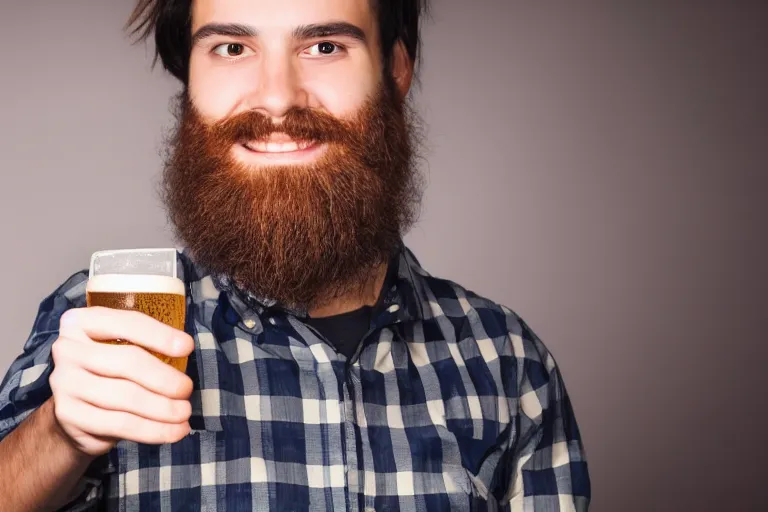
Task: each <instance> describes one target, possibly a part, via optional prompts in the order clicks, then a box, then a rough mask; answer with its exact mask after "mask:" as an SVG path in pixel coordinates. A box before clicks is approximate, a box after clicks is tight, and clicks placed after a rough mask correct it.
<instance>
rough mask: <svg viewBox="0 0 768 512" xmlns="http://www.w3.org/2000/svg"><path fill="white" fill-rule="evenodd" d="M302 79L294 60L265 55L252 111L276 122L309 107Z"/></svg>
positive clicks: (257, 79)
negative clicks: (292, 112) (296, 108)
mask: <svg viewBox="0 0 768 512" xmlns="http://www.w3.org/2000/svg"><path fill="white" fill-rule="evenodd" d="M266 53H267V52H265V54H266ZM299 75H300V72H299V70H298V69H297V66H296V65H295V64H294V62H293V61H292V59H291V58H290V57H286V56H279V55H274V54H272V55H265V56H264V58H263V59H262V60H261V62H260V70H259V73H258V76H257V77H256V83H255V84H254V85H255V87H254V91H253V94H252V96H251V98H250V101H249V107H250V108H251V109H253V110H256V111H260V112H261V113H263V114H264V115H266V116H269V117H272V118H273V119H280V118H282V117H284V116H285V114H286V113H287V112H288V111H289V110H290V109H291V108H293V107H306V106H307V94H306V92H305V91H304V90H303V88H302V86H301V80H300V76H299Z"/></svg>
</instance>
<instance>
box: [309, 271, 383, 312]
mask: <svg viewBox="0 0 768 512" xmlns="http://www.w3.org/2000/svg"><path fill="white" fill-rule="evenodd" d="M387 268H388V264H387V263H383V264H381V265H379V266H378V267H376V269H375V270H374V272H372V274H371V279H370V280H369V281H368V282H367V283H365V285H364V286H363V287H362V288H361V291H357V292H355V293H350V294H347V295H342V296H340V297H336V298H334V299H332V300H331V301H329V302H327V303H325V304H324V305H322V306H319V307H316V308H313V309H311V310H310V311H309V316H310V317H311V318H323V317H328V316H334V315H341V314H343V313H348V312H350V311H354V310H356V309H360V308H362V307H365V306H373V305H375V304H376V301H378V300H379V295H380V294H381V288H382V286H384V280H385V279H386V276H387Z"/></svg>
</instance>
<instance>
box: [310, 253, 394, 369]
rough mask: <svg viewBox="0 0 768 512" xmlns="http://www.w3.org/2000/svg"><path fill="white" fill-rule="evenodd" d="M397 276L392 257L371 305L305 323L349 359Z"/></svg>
mask: <svg viewBox="0 0 768 512" xmlns="http://www.w3.org/2000/svg"><path fill="white" fill-rule="evenodd" d="M396 278H397V261H396V258H395V257H393V258H392V260H390V262H389V267H388V268H387V275H386V277H385V278H384V285H383V286H382V287H381V291H380V292H379V298H378V300H377V301H376V304H375V305H373V306H363V307H362V308H360V309H356V310H354V311H349V312H347V313H342V314H340V315H333V316H327V317H323V318H306V319H305V320H304V321H305V322H306V323H307V325H310V326H312V327H314V328H315V329H316V330H317V332H319V333H320V334H322V335H323V336H324V337H325V339H327V340H328V341H329V342H330V343H331V345H333V347H334V348H335V349H336V351H338V352H339V353H340V354H343V355H344V356H345V357H346V358H347V359H351V358H352V356H353V355H355V351H357V347H358V345H360V343H361V342H362V341H363V337H364V336H365V335H366V334H368V331H369V330H370V328H371V321H372V320H373V319H374V316H375V315H378V314H379V313H381V312H382V311H383V310H384V302H385V299H386V294H387V291H388V290H389V289H390V288H392V286H393V285H394V284H395V280H396Z"/></svg>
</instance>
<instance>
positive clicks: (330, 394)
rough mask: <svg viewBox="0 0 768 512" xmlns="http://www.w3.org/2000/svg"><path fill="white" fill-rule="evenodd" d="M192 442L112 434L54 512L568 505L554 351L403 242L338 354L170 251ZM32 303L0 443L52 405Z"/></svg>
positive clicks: (50, 308) (0, 417)
mask: <svg viewBox="0 0 768 512" xmlns="http://www.w3.org/2000/svg"><path fill="white" fill-rule="evenodd" d="M180 260H181V262H182V266H183V269H184V281H185V283H186V286H187V303H188V309H187V327H186V328H187V332H189V333H190V334H191V335H192V336H193V337H194V339H195V342H196V348H195V351H194V353H193V354H192V355H191V356H190V359H189V365H188V370H187V373H188V374H189V375H190V377H192V380H193V381H194V383H195V390H194V392H193V395H192V398H191V401H192V409H193V413H192V418H191V420H190V424H191V426H192V432H191V433H190V434H189V435H188V436H187V437H185V438H184V439H182V440H181V441H179V442H178V443H175V444H170V445H161V446H153V445H144V444H137V443H133V442H125V441H123V442H120V443H118V444H117V446H116V447H115V448H114V449H113V450H112V451H111V452H110V453H109V454H107V455H106V456H104V457H103V458H101V459H99V460H98V461H97V462H96V463H95V464H94V465H93V466H92V467H91V469H90V470H89V472H88V473H87V475H86V477H85V479H84V482H83V483H84V487H83V492H82V494H81V495H80V497H79V498H78V500H76V502H75V503H73V504H72V505H71V506H70V507H68V508H67V510H71V511H73V510H90V509H106V510H120V511H137V510H141V511H153V512H154V511H177V510H179V511H180V510H190V511H198V510H205V511H226V512H237V511H252V510H277V511H288V510H323V511H324V510H349V511H359V510H376V511H382V512H383V511H394V510H403V511H445V510H457V511H464V510H466V511H469V510H508V511H525V512H527V511H536V512H539V511H573V510H576V511H582V510H587V507H588V504H589V497H590V482H589V476H588V473H587V464H586V461H585V458H584V448H583V445H582V443H581V439H580V436H579V431H578V427H577V425H576V421H575V418H574V415H573V410H572V408H571V404H570V401H569V400H568V396H567V394H566V391H565V388H564V385H563V381H562V378H561V375H560V372H559V371H558V368H557V366H556V365H555V361H554V359H553V358H552V355H550V353H549V352H548V351H547V349H546V348H545V347H544V345H543V344H542V343H541V341H540V340H539V339H538V338H537V337H536V336H535V335H534V333H533V332H531V330H530V329H529V328H528V326H527V325H526V324H525V323H524V322H523V321H522V320H521V319H520V318H518V317H517V316H516V315H515V314H514V313H513V312H512V311H510V310H509V309H507V308H505V307H503V306H499V305H497V304H495V303H493V302H491V301H489V300H487V299H484V298H481V297H479V296H477V295H475V294H473V293H471V292H469V291H467V290H465V289H464V288H462V287H460V286H458V285H457V284H455V283H453V282H450V281H445V280H442V279H437V278H434V277H431V276H430V275H428V274H427V273H426V272H425V271H424V270H423V269H422V268H421V267H420V265H419V264H418V262H417V261H416V259H415V257H414V256H413V254H411V253H410V252H409V251H408V250H407V249H405V248H403V249H402V250H401V252H400V254H399V256H398V258H397V259H396V260H395V265H397V272H396V276H395V279H394V280H393V281H394V282H393V283H392V286H391V288H389V289H388V290H387V291H386V295H385V302H384V307H383V308H382V309H381V312H380V313H379V314H377V315H375V316H374V318H373V320H372V324H371V330H370V332H369V334H368V335H367V336H366V337H365V339H364V341H363V342H362V343H361V345H360V347H359V348H358V350H357V353H356V354H355V356H353V357H352V358H351V359H346V358H345V357H344V356H343V355H341V354H338V353H337V352H336V351H335V350H334V349H333V348H332V346H331V345H330V344H329V343H328V342H327V341H325V340H323V339H322V337H321V336H320V335H319V334H318V333H317V332H316V331H314V330H313V329H312V328H310V327H308V326H307V325H306V323H304V322H303V321H302V320H301V316H300V315H297V314H295V313H291V312H288V311H286V310H283V309H280V308H279V307H276V306H274V305H272V306H270V305H265V304H264V303H263V302H260V301H257V300H255V299H253V298H251V297H247V296H245V295H243V294H242V293H240V292H238V291H237V290H235V289H233V288H231V287H230V286H228V285H227V283H226V280H222V279H217V278H214V277H212V276H210V275H207V274H205V273H204V272H201V270H200V269H199V268H197V267H196V266H195V265H194V264H193V263H192V262H191V261H190V260H189V259H188V258H187V257H186V256H185V255H183V254H180ZM86 280H87V274H86V273H85V272H81V273H78V274H75V275H74V276H73V277H71V278H70V279H69V280H68V281H67V282H66V283H65V284H64V285H62V286H61V287H60V288H59V289H58V290H57V291H56V292H55V293H54V294H52V295H51V296H50V297H48V298H47V299H46V300H45V301H43V303H42V304H41V306H40V311H39V313H38V316H37V318H36V321H35V325H34V328H33V331H32V334H31V336H30V338H29V340H28V341H27V343H26V345H25V346H24V353H23V354H22V355H21V356H20V357H19V358H18V359H17V360H16V361H15V362H14V363H13V365H12V366H11V368H10V370H9V372H8V374H7V375H6V377H5V379H4V380H3V382H2V386H0V440H1V439H3V438H4V437H5V436H6V435H8V433H9V432H11V431H12V430H13V429H14V428H16V427H17V426H18V425H19V423H20V422H22V421H23V420H24V419H25V418H26V417H27V416H28V415H29V414H30V413H31V412H32V411H33V410H35V409H36V408H38V407H39V406H40V405H41V404H42V403H43V402H44V401H46V400H47V399H48V398H49V397H50V396H51V390H50V387H49V385H48V377H49V375H50V373H51V370H52V362H51V345H52V344H53V342H54V340H55V339H56V337H57V334H58V326H59V318H60V317H61V315H62V313H63V312H64V311H66V310H67V309H69V308H75V307H83V306H84V305H85V284H86Z"/></svg>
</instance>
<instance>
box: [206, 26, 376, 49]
mask: <svg viewBox="0 0 768 512" xmlns="http://www.w3.org/2000/svg"><path fill="white" fill-rule="evenodd" d="M258 35H259V31H258V30H256V28H254V27H252V26H250V25H243V24H241V23H209V24H207V25H204V26H202V27H200V28H199V29H198V30H197V32H195V34H194V35H193V36H192V46H195V45H197V44H199V43H200V41H202V40H203V39H206V38H208V37H213V36H229V37H256V36H258ZM334 36H336V37H339V36H346V37H351V38H352V39H355V40H357V41H360V42H361V43H365V42H366V41H367V37H366V36H365V32H364V31H363V29H361V28H360V27H357V26H355V25H352V24H351V23H346V22H343V21H340V22H334V23H322V24H314V25H301V26H298V27H296V28H295V29H294V31H293V38H294V39H299V40H305V39H317V38H319V37H334Z"/></svg>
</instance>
